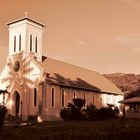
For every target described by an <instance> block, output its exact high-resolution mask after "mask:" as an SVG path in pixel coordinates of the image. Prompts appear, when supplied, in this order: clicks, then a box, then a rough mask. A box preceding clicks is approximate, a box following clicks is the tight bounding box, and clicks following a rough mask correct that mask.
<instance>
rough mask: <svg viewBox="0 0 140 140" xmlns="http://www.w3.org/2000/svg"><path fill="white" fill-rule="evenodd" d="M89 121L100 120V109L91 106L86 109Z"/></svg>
mask: <svg viewBox="0 0 140 140" xmlns="http://www.w3.org/2000/svg"><path fill="white" fill-rule="evenodd" d="M85 112H86V117H87V120H90V121H91V120H98V109H97V108H96V106H94V105H92V104H90V105H87V108H86V109H85Z"/></svg>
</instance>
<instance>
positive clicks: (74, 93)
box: [73, 91, 76, 99]
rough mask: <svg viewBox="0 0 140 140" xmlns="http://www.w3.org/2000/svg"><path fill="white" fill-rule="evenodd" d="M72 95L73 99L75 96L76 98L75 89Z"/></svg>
mask: <svg viewBox="0 0 140 140" xmlns="http://www.w3.org/2000/svg"><path fill="white" fill-rule="evenodd" d="M73 96H74V99H75V98H76V95H75V91H74V93H73Z"/></svg>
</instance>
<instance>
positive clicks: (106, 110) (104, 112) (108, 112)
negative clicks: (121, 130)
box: [98, 107, 119, 120]
mask: <svg viewBox="0 0 140 140" xmlns="http://www.w3.org/2000/svg"><path fill="white" fill-rule="evenodd" d="M118 114H119V109H118V108H117V107H115V108H114V109H112V108H111V107H102V108H100V109H99V110H98V115H99V118H100V119H101V120H107V119H113V118H116V117H118Z"/></svg>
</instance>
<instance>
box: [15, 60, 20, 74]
mask: <svg viewBox="0 0 140 140" xmlns="http://www.w3.org/2000/svg"><path fill="white" fill-rule="evenodd" d="M19 69H20V63H19V61H15V63H14V70H15V72H17V71H19Z"/></svg>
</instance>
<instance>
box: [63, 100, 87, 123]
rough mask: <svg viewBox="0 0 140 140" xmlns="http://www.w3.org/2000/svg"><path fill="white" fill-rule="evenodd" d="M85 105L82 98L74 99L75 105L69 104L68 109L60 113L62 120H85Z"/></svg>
mask: <svg viewBox="0 0 140 140" xmlns="http://www.w3.org/2000/svg"><path fill="white" fill-rule="evenodd" d="M84 104H85V100H83V99H80V98H75V99H73V103H68V105H67V108H64V109H62V110H61V112H60V116H61V118H62V119H64V120H67V121H70V120H83V118H85V117H84V114H83V113H82V110H81V109H82V107H83V106H84Z"/></svg>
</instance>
